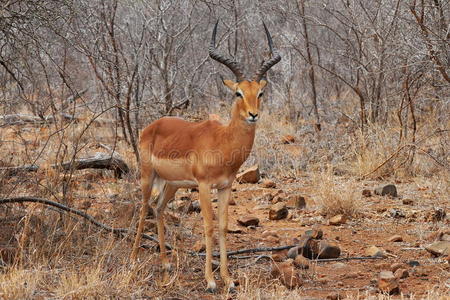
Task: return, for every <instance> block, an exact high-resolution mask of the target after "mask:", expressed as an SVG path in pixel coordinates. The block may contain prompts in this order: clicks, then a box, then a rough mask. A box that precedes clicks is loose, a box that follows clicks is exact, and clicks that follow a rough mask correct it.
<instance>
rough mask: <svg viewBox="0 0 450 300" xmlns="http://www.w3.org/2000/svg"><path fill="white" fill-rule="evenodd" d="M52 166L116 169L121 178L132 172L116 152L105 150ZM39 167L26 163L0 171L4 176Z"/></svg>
mask: <svg viewBox="0 0 450 300" xmlns="http://www.w3.org/2000/svg"><path fill="white" fill-rule="evenodd" d="M50 167H51V168H54V169H56V168H62V169H63V170H65V171H69V170H71V169H74V170H83V169H108V170H114V173H115V176H116V177H117V178H121V177H122V174H127V173H129V172H130V168H129V167H128V165H127V164H126V163H125V161H124V160H123V159H122V158H121V157H120V156H119V155H117V154H116V153H113V154H112V155H111V154H107V153H103V152H97V153H95V154H94V155H93V156H92V157H87V158H80V159H76V160H74V161H69V162H64V163H62V164H54V165H51V166H50ZM38 169H39V166H37V165H26V166H19V167H2V168H0V172H1V171H3V172H5V174H4V176H7V177H11V176H15V175H17V174H19V173H21V172H36V171H37V170H38Z"/></svg>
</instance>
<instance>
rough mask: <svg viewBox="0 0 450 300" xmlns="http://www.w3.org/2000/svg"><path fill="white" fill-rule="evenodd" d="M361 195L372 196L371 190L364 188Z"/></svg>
mask: <svg viewBox="0 0 450 300" xmlns="http://www.w3.org/2000/svg"><path fill="white" fill-rule="evenodd" d="M362 195H363V196H364V197H372V192H371V191H370V190H367V189H364V190H362Z"/></svg>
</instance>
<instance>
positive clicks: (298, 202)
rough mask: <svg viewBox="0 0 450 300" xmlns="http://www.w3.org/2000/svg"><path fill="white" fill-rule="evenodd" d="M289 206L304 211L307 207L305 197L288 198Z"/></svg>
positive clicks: (294, 196)
mask: <svg viewBox="0 0 450 300" xmlns="http://www.w3.org/2000/svg"><path fill="white" fill-rule="evenodd" d="M287 206H288V207H292V208H296V209H302V208H305V207H306V200H305V197H303V196H300V195H292V196H289V197H288V198H287Z"/></svg>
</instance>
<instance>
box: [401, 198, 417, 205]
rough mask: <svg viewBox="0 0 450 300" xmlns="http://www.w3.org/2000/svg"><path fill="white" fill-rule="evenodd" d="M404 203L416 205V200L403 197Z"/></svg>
mask: <svg viewBox="0 0 450 300" xmlns="http://www.w3.org/2000/svg"><path fill="white" fill-rule="evenodd" d="M402 203H403V204H404V205H414V200H412V199H403V200H402Z"/></svg>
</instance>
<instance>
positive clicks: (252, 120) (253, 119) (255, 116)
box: [248, 112, 258, 122]
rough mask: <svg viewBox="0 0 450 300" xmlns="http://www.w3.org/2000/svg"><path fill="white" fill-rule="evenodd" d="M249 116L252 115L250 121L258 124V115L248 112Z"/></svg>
mask: <svg viewBox="0 0 450 300" xmlns="http://www.w3.org/2000/svg"><path fill="white" fill-rule="evenodd" d="M248 114H249V115H250V117H249V118H248V120H249V121H250V122H256V121H258V114H257V113H256V114H252V113H251V112H248Z"/></svg>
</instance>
